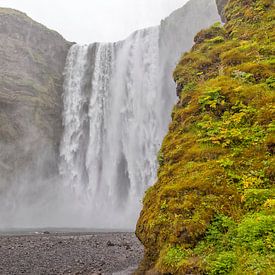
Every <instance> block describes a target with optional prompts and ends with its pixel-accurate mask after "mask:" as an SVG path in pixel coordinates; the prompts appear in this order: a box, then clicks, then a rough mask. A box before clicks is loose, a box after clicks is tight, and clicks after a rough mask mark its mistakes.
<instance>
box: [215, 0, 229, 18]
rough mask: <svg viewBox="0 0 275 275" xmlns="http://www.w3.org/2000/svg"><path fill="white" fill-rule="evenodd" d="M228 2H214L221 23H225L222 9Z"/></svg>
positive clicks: (218, 0) (225, 0)
mask: <svg viewBox="0 0 275 275" xmlns="http://www.w3.org/2000/svg"><path fill="white" fill-rule="evenodd" d="M228 1H229V0H216V3H217V7H218V11H219V14H220V16H221V19H222V21H223V22H226V18H225V14H224V8H225V6H226V4H227V3H228Z"/></svg>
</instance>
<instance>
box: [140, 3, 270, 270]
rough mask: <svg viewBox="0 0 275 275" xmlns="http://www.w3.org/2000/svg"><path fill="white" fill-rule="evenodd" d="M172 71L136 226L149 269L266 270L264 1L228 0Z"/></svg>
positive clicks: (267, 128)
mask: <svg viewBox="0 0 275 275" xmlns="http://www.w3.org/2000/svg"><path fill="white" fill-rule="evenodd" d="M225 16H226V20H227V23H226V24H225V25H224V26H221V25H220V24H215V25H214V26H212V27H211V28H210V29H208V30H203V31H201V32H200V33H199V34H197V36H196V37H195V45H194V47H193V49H192V50H191V51H190V52H189V53H186V54H184V55H183V56H182V58H181V60H180V62H179V64H178V66H177V68H176V70H175V72H174V79H175V81H176V83H177V93H178V96H179V101H178V103H177V105H176V106H175V107H174V110H173V113H172V123H171V124H170V127H169V132H168V134H167V136H166V137H165V139H164V141H163V144H162V148H161V150H160V152H159V156H158V158H159V165H160V167H159V171H158V181H157V183H156V184H155V185H154V186H153V187H151V188H149V190H148V191H147V193H146V195H145V198H144V202H143V203H144V208H143V210H142V212H141V215H140V219H139V221H138V224H137V229H136V233H137V236H138V237H139V239H140V240H141V241H142V243H143V244H144V246H145V258H144V261H143V262H142V264H141V266H140V270H143V271H144V270H150V271H151V272H152V273H153V274H154V273H156V274H158V273H160V274H161V273H164V274H275V263H274V260H275V246H274V244H275V236H274V233H275V232H274V230H275V215H274V214H275V212H274V206H275V199H274V196H275V189H274V177H275V175H274V171H275V169H274V168H275V167H274V151H275V137H274V130H275V125H274V120H273V119H274V100H275V96H274V89H275V46H274V42H275V41H274V40H275V26H274V25H275V9H274V2H273V0H245V1H244V0H231V1H230V2H229V3H228V5H227V6H226V8H225Z"/></svg>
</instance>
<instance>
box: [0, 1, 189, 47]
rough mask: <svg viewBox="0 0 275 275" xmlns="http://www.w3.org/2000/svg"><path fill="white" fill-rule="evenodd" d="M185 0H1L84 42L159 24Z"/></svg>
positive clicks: (115, 37) (111, 38) (123, 35)
mask: <svg viewBox="0 0 275 275" xmlns="http://www.w3.org/2000/svg"><path fill="white" fill-rule="evenodd" d="M186 2H187V0H108V1H103V0H78V1H72V0H70V1H67V0H58V1H55V0H39V1H37V0H0V6H2V7H10V8H14V9H18V10H20V11H23V12H25V13H27V14H28V15H29V16H30V17H31V18H33V19H34V20H36V21H38V22H40V23H42V24H44V25H46V26H47V27H49V28H50V29H54V30H56V31H58V32H59V33H61V34H62V35H63V36H64V37H65V38H66V39H67V40H69V41H73V42H77V43H80V44H86V43H91V42H96V41H97V42H109V41H110V42H111V41H117V40H121V39H124V38H126V37H127V36H128V35H129V34H130V33H132V32H133V31H135V30H137V29H142V28H145V27H148V26H154V25H158V24H159V22H160V20H161V19H163V18H165V17H167V16H168V15H169V14H170V13H171V12H172V11H174V10H175V9H177V8H179V7H181V6H183V4H184V3H186Z"/></svg>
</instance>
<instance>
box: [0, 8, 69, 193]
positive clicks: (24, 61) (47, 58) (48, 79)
mask: <svg viewBox="0 0 275 275" xmlns="http://www.w3.org/2000/svg"><path fill="white" fill-rule="evenodd" d="M70 46H71V43H69V42H67V41H66V40H65V39H64V38H63V37H62V36H61V35H59V34H58V33H56V32H54V31H51V30H49V29H47V28H46V27H44V26H42V25H41V24H39V23H36V22H35V21H33V20H31V19H30V18H29V17H28V16H27V15H25V14H24V13H21V12H18V11H15V10H12V9H6V8H0V61H1V62H0V174H1V177H2V178H1V179H0V186H2V187H3V183H5V182H6V183H9V184H10V183H11V177H15V175H16V174H18V175H21V174H20V171H21V170H22V171H23V170H26V171H27V170H29V171H32V172H29V173H30V174H33V176H34V175H35V174H37V173H39V174H40V175H41V176H42V177H43V176H44V177H48V176H49V174H51V173H54V170H56V159H57V152H58V150H57V148H58V143H59V140H60V135H61V132H62V117H61V112H62V100H61V94H62V84H63V76H62V73H63V69H64V65H65V59H66V56H67V52H68V49H69V47H70ZM42 167H43V168H42ZM40 168H41V169H40ZM17 177H20V176H17ZM0 190H1V189H0Z"/></svg>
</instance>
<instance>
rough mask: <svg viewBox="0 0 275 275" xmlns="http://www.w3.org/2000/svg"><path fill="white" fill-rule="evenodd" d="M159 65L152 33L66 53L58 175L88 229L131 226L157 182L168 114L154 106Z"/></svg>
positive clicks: (154, 32)
mask: <svg viewBox="0 0 275 275" xmlns="http://www.w3.org/2000/svg"><path fill="white" fill-rule="evenodd" d="M93 56H94V58H89V57H93ZM158 62H159V28H158V27H155V28H149V29H145V30H142V31H138V32H135V33H134V34H133V35H132V36H130V37H129V38H128V39H127V40H125V41H122V42H118V43H107V44H91V45H90V46H80V45H74V46H73V47H72V48H71V50H70V52H69V55H68V58H67V65H66V69H65V76H66V78H65V83H64V95H63V97H64V99H63V101H64V114H63V124H64V135H63V139H62V143H61V148H60V155H61V159H62V161H61V163H60V173H61V174H62V175H63V177H64V182H65V184H66V185H67V186H68V185H69V186H71V188H72V189H73V190H74V192H75V194H76V195H77V196H78V197H79V203H80V204H81V205H82V207H83V208H84V209H86V211H87V212H88V214H89V216H88V217H90V219H91V224H92V223H93V224H94V225H95V226H100V227H106V226H111V227H120V226H121V227H129V225H130V226H133V225H134V221H135V219H136V217H137V214H138V211H139V209H140V207H139V206H140V199H141V197H142V194H143V193H144V191H145V190H146V188H147V187H148V186H149V184H153V182H154V180H155V178H156V170H157V162H156V155H157V151H158V149H159V147H160V144H161V140H162V137H163V135H164V133H165V131H166V127H167V125H165V124H164V123H163V116H164V117H167V116H169V111H170V110H161V109H159V108H158V107H157V106H159V105H161V100H162V98H161V97H160V96H159V86H158V85H159V83H160V80H159V63H158ZM98 213H100V217H99V215H98ZM133 217H134V218H133Z"/></svg>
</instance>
